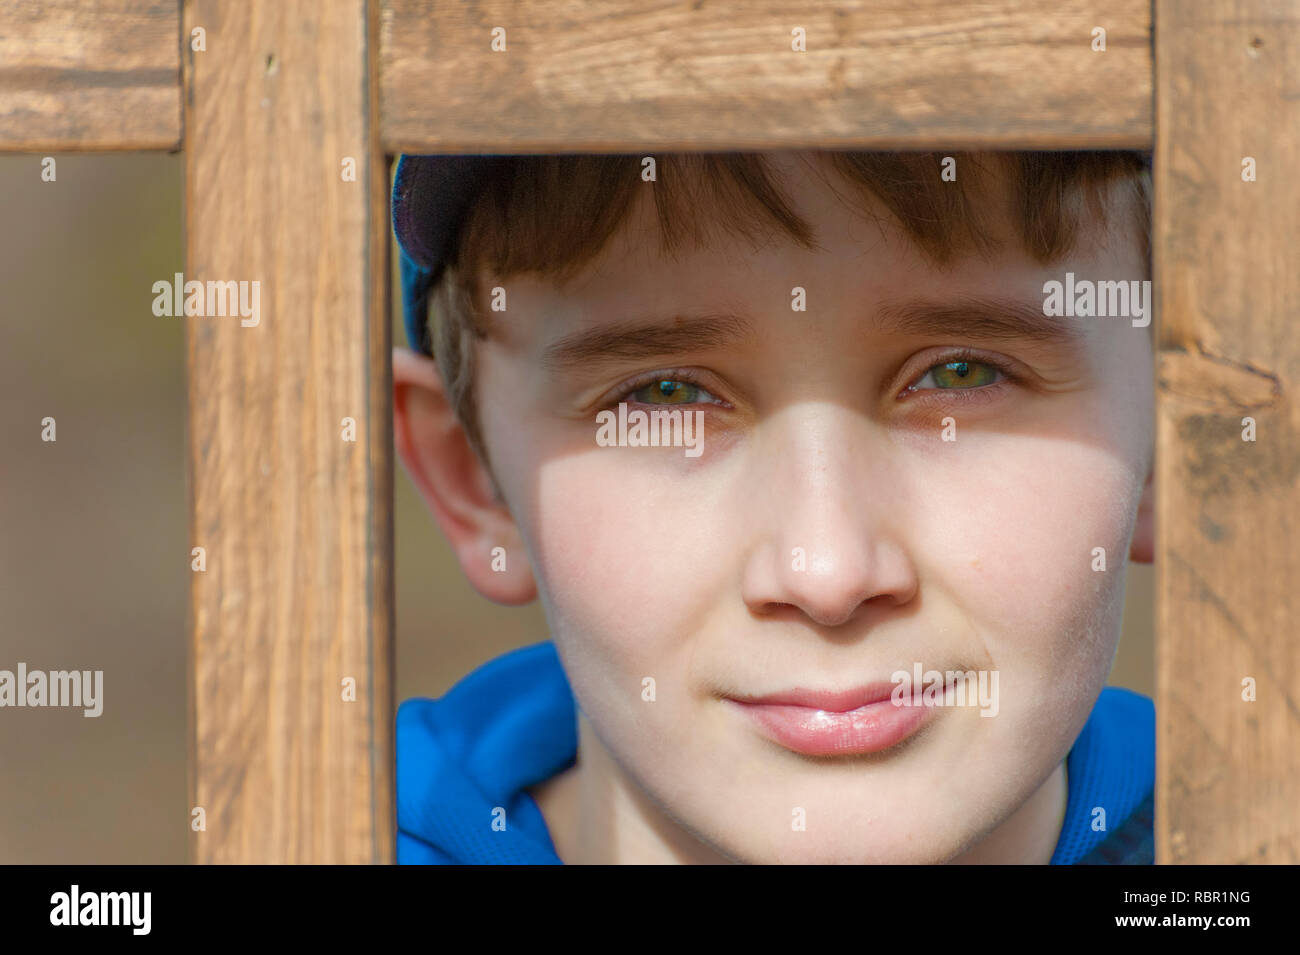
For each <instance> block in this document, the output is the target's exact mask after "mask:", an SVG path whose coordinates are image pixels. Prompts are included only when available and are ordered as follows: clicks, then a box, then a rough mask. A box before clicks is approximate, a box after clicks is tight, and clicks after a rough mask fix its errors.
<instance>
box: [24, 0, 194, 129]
mask: <svg viewBox="0 0 1300 955" xmlns="http://www.w3.org/2000/svg"><path fill="white" fill-rule="evenodd" d="M180 141H181V58H180V5H179V3H178V2H177V0H6V2H5V3H3V4H0V150H3V151H8V152H21V151H36V150H50V151H53V150H61V149H62V150H79V151H87V150H99V149H173V150H174V149H177V148H179V146H180Z"/></svg>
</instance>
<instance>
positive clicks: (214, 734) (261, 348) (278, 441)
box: [183, 0, 395, 863]
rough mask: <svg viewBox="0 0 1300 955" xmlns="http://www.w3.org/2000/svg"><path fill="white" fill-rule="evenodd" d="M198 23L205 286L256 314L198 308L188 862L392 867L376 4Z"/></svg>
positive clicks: (196, 84)
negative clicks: (197, 556)
mask: <svg viewBox="0 0 1300 955" xmlns="http://www.w3.org/2000/svg"><path fill="white" fill-rule="evenodd" d="M185 23H186V27H187V30H188V28H189V27H190V26H192V25H199V24H201V25H203V26H204V27H205V28H206V30H207V45H208V50H207V52H206V53H190V54H188V55H187V58H186V84H187V94H188V95H187V103H186V112H187V116H186V125H185V128H186V141H185V154H186V175H187V181H186V197H187V201H186V215H187V232H188V236H187V241H188V260H187V275H186V277H187V279H192V280H198V281H203V282H207V281H237V282H253V281H256V282H260V286H259V288H260V314H259V316H258V320H257V322H256V324H252V323H251V320H250V323H249V324H248V325H247V326H245V324H244V323H245V319H244V318H242V317H241V316H236V317H233V318H232V317H200V316H196V317H187V318H185V319H183V320H184V321H185V322H186V325H187V333H188V334H187V348H188V361H189V375H190V380H189V414H190V434H189V444H190V475H191V494H192V499H191V506H192V519H191V532H192V546H202V547H205V548H206V549H207V569H206V570H205V571H204V572H202V573H195V574H194V579H193V592H192V601H191V604H192V613H193V620H192V629H193V633H192V653H193V657H192V662H193V673H194V676H193V680H194V686H193V694H192V698H193V707H194V709H193V719H194V723H193V734H192V741H193V747H194V749H193V758H192V760H191V773H192V776H191V792H192V794H193V799H194V804H195V805H196V806H200V807H203V809H204V810H205V813H206V822H207V827H206V831H202V832H196V833H195V834H194V836H193V840H192V848H193V858H194V859H195V860H196V861H199V862H220V863H226V862H231V863H233V862H238V863H249V862H295V863H297V862H313V863H326V862H391V861H392V860H393V857H394V852H395V842H394V840H395V829H394V813H393V790H392V772H393V750H392V725H393V724H392V721H393V699H392V692H393V691H392V685H393V684H392V667H393V659H392V654H393V643H392V629H393V624H392V613H393V607H392V568H391V558H392V511H391V507H392V454H391V449H392V432H391V427H392V424H391V421H392V412H391V392H392V384H391V381H392V375H391V351H390V349H391V333H390V330H389V328H390V326H389V322H390V315H389V311H388V298H387V295H388V259H387V254H388V228H389V227H388V215H387V208H388V206H387V202H386V195H387V186H388V170H387V164H386V162H385V159H384V156H383V153H382V151H381V150H380V147H379V140H378V125H377V109H376V105H377V104H376V101H377V84H376V83H374V82H371V80H370V77H369V74H368V63H370V64H373V63H374V58H373V48H374V45H375V30H376V26H377V23H378V12H377V7H376V6H375V4H374V2H373V0H370V2H368V0H339V2H331V3H328V4H318V3H315V2H312V0H247V2H241V3H223V2H219V0H191V2H189V3H187V5H186V8H185ZM347 157H351V158H353V159H355V161H356V181H354V182H350V181H345V180H344V178H343V175H342V172H343V168H344V167H343V163H344V160H345V158H347ZM249 288H250V290H251V286H249ZM250 297H251V291H250ZM346 418H350V419H353V420H354V421H355V429H356V430H355V441H348V440H346V439H345V431H344V428H345V424H344V419H346ZM347 679H351V680H354V681H355V701H354V702H353V701H347V700H345V699H344V698H343V695H344V694H343V689H344V687H343V682H344V681H345V680H347Z"/></svg>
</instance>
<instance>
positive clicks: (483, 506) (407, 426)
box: [393, 348, 537, 605]
mask: <svg viewBox="0 0 1300 955" xmlns="http://www.w3.org/2000/svg"><path fill="white" fill-rule="evenodd" d="M393 437H394V439H395V441H396V443H397V453H398V455H399V456H400V457H401V459H402V464H403V466H404V467H405V468H406V473H407V474H409V475H410V476H411V480H412V481H413V482H414V484H415V486H416V488H417V489H418V490H419V492H420V496H421V497H423V498H424V501H425V503H426V504H428V505H429V509H430V510H431V511H432V512H433V516H434V519H435V520H436V521H437V522H438V526H439V527H440V528H441V529H442V533H443V535H444V536H445V537H446V538H447V541H448V542H449V543H450V544H451V547H452V550H453V551H455V553H456V558H457V560H459V561H460V566H461V569H462V570H463V571H464V572H465V576H466V577H467V578H469V582H470V583H471V584H473V585H474V589H475V590H477V591H478V592H479V593H480V594H482V595H483V596H484V597H486V598H487V599H488V600H491V601H494V602H496V603H500V604H508V605H514V604H526V603H529V602H530V601H532V600H534V599H535V598H536V597H537V583H536V581H534V579H533V572H532V568H531V567H530V566H529V564H528V561H527V559H526V558H525V556H524V555H525V553H526V552H525V550H524V546H523V539H522V538H521V536H520V534H519V530H518V528H517V527H516V525H515V521H514V518H513V517H512V516H511V514H510V511H509V509H508V508H507V507H506V505H505V502H504V501H502V500H501V498H500V496H499V495H498V493H497V489H496V486H495V483H494V482H493V480H492V475H491V474H490V472H489V471H488V469H487V468H486V467H485V466H484V464H483V462H482V460H480V458H479V456H478V454H477V452H475V450H474V447H473V445H472V444H470V440H469V436H468V435H467V434H466V433H465V429H464V428H463V427H462V426H461V423H460V420H459V419H458V418H457V417H456V412H455V411H454V410H453V408H452V404H451V401H450V399H449V398H448V396H447V392H446V389H445V388H444V386H443V382H442V376H441V374H439V372H438V366H437V365H436V364H435V363H434V361H433V359H432V358H428V357H426V356H424V355H418V354H416V353H415V352H412V351H408V350H406V349H404V348H395V349H393ZM498 547H500V548H504V554H505V559H504V569H496V570H494V569H493V564H494V563H495V564H496V565H497V567H498V568H500V567H501V565H502V563H503V561H502V560H500V559H498V560H495V561H494V559H493V550H494V548H498ZM496 553H497V555H498V556H500V555H501V551H497V552H496Z"/></svg>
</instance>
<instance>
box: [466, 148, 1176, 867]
mask: <svg viewBox="0 0 1300 955" xmlns="http://www.w3.org/2000/svg"><path fill="white" fill-rule="evenodd" d="M772 159H773V160H774V162H775V163H776V164H777V165H778V168H780V169H781V170H782V172H783V173H784V185H785V187H786V189H787V190H788V193H789V195H790V196H791V197H792V198H793V200H794V202H795V205H796V208H797V211H798V212H799V213H800V214H802V215H803V216H804V217H805V218H806V220H807V221H809V222H810V223H811V224H813V225H814V227H815V230H816V232H815V237H816V239H817V241H818V242H819V243H820V245H821V246H822V249H823V250H822V251H808V250H805V249H802V248H800V247H798V246H796V245H794V244H793V243H791V242H789V241H788V240H787V239H786V237H785V236H784V235H781V236H780V237H779V238H774V239H773V241H771V242H770V243H769V244H768V245H766V246H765V247H763V248H760V249H757V250H755V249H754V248H753V247H752V245H751V244H750V243H748V242H746V241H744V240H740V239H735V238H733V237H732V236H730V235H729V234H727V233H725V232H724V231H723V230H721V229H718V231H717V233H716V235H715V236H714V241H713V242H712V244H711V245H710V247H709V248H708V249H707V250H698V251H686V252H683V253H682V254H681V255H680V256H679V257H678V259H677V260H676V261H671V260H665V259H663V258H660V257H659V254H658V233H657V230H656V228H655V226H654V225H653V219H652V217H651V214H650V209H649V207H648V206H647V205H646V204H645V203H641V204H640V207H639V209H638V211H637V215H636V216H634V217H632V219H631V220H630V221H629V222H627V223H625V224H624V227H623V229H622V230H621V231H620V232H619V234H618V235H617V236H616V237H615V240H614V241H613V242H611V244H610V245H609V246H608V247H607V248H606V249H605V250H604V251H603V254H602V256H601V258H600V259H599V260H598V261H597V262H596V263H595V264H593V265H592V266H591V267H589V268H588V269H586V270H585V271H584V272H583V273H582V274H581V275H580V276H579V277H578V278H577V279H575V280H574V281H573V282H571V283H569V284H568V285H567V286H566V287H564V288H557V287H555V286H554V285H551V284H548V283H547V282H544V281H541V280H539V279H536V278H534V277H531V276H512V277H510V278H509V279H507V280H501V281H498V280H497V279H495V278H492V279H490V280H489V281H488V282H487V283H486V287H489V288H490V287H491V286H493V285H501V286H503V287H504V288H505V289H506V291H507V295H508V299H507V302H508V309H507V311H505V312H494V313H492V315H491V318H492V321H493V323H494V328H495V329H496V334H495V335H494V337H493V340H491V341H489V342H485V343H481V344H480V345H479V346H478V347H479V352H478V371H477V374H478V382H479V384H478V387H477V390H476V393H477V396H478V402H479V409H480V417H481V424H482V432H483V434H484V438H485V444H486V447H487V450H488V455H489V457H490V459H491V462H492V472H493V474H494V475H495V478H496V480H497V482H498V486H499V487H500V489H501V492H502V495H503V497H504V500H505V502H506V504H507V505H508V508H509V512H510V514H511V515H512V516H513V520H514V525H515V527H516V528H517V530H518V534H519V538H520V540H521V541H522V542H523V545H524V547H525V548H526V551H527V558H528V561H529V562H530V564H531V568H532V572H533V575H534V577H535V580H536V584H537V587H538V590H539V592H540V595H541V599H542V601H543V603H544V606H545V610H546V614H547V618H548V621H549V624H550V627H551V635H552V637H553V639H554V640H555V643H556V645H557V647H558V650H559V653H560V656H561V659H562V661H563V664H564V668H565V671H566V673H567V675H568V677H569V679H570V682H571V684H572V687H573V690H574V693H575V695H576V697H577V699H578V701H579V705H580V707H581V708H582V710H583V713H584V715H585V717H586V718H587V719H588V720H589V721H590V725H591V727H592V728H594V731H595V734H596V736H597V737H598V740H595V739H584V741H583V746H584V747H587V746H592V745H602V744H603V746H604V748H605V750H607V752H608V754H609V755H610V756H612V757H613V760H614V764H613V765H615V766H616V769H614V770H612V771H613V772H615V773H616V774H618V775H620V776H621V777H622V779H621V781H620V782H621V783H622V784H623V785H626V784H628V783H629V782H630V783H631V784H634V785H635V786H636V787H639V788H640V789H641V790H642V791H644V793H645V794H647V795H648V796H649V797H650V803H649V804H651V805H654V806H656V807H658V809H657V810H652V811H662V812H663V813H664V814H665V815H666V816H667V817H668V818H670V819H672V820H674V821H675V822H676V823H677V824H678V825H680V826H682V827H684V828H685V829H686V830H687V831H689V832H692V833H694V834H695V835H696V836H698V837H699V839H701V840H702V841H703V842H704V843H705V844H706V845H708V846H710V847H712V848H713V849H716V850H718V851H720V852H721V853H723V854H725V855H728V856H731V857H733V858H736V859H740V860H744V861H754V862H763V861H769V862H770V861H781V862H805V861H806V862H813V861H816V862H838V861H846V862H847V861H865V862H873V861H882V862H883V861H898V862H939V861H947V860H951V859H954V858H956V857H958V856H959V855H961V854H962V853H963V852H964V851H965V850H967V849H969V848H971V847H972V846H973V845H975V844H976V843H978V842H979V841H980V840H981V839H983V837H984V836H986V835H987V834H988V833H990V832H991V831H993V830H994V829H995V828H997V827H998V826H999V825H1000V824H1002V823H1003V822H1004V821H1005V820H1007V819H1008V817H1009V816H1010V815H1011V813H1013V812H1014V811H1015V810H1016V809H1017V808H1018V807H1020V806H1021V805H1022V804H1023V803H1025V802H1026V800H1027V799H1029V798H1030V797H1031V796H1032V795H1033V794H1035V793H1036V792H1038V791H1039V790H1040V787H1042V786H1043V784H1044V782H1045V780H1047V779H1048V778H1049V776H1050V775H1051V774H1053V772H1054V771H1056V770H1057V769H1058V767H1059V765H1060V763H1061V760H1062V759H1063V758H1064V757H1065V756H1066V754H1067V752H1068V750H1069V747H1070V745H1071V743H1072V741H1073V740H1074V738H1075V737H1076V735H1077V734H1078V732H1079V730H1080V728H1081V727H1082V725H1083V723H1084V721H1085V720H1086V718H1087V716H1088V714H1089V712H1090V710H1091V708H1092V705H1093V703H1094V702H1095V701H1096V698H1097V695H1098V693H1099V691H1100V689H1101V687H1102V685H1103V683H1104V681H1105V678H1106V676H1107V673H1108V672H1109V668H1110V665H1111V661H1112V659H1113V656H1114V652H1115V648H1116V643H1117V640H1118V633H1119V627H1120V617H1121V609H1122V602H1123V591H1124V569H1125V562H1126V560H1127V558H1128V554H1129V550H1130V543H1131V542H1132V543H1133V544H1134V548H1135V550H1136V549H1137V548H1138V547H1139V546H1141V545H1140V544H1139V543H1138V542H1136V541H1133V535H1134V530H1135V519H1136V516H1137V513H1138V509H1139V502H1140V501H1141V500H1142V498H1143V492H1144V485H1145V484H1146V483H1147V478H1148V473H1149V465H1150V454H1151V446H1152V430H1151V429H1152V422H1151V417H1152V415H1151V409H1152V376H1151V365H1152V354H1151V350H1150V348H1151V346H1150V341H1149V336H1148V331H1147V330H1146V329H1144V328H1140V327H1133V325H1132V324H1131V322H1130V321H1129V320H1128V319H1126V318H1060V319H1051V318H1046V317H1044V316H1043V314H1042V312H1043V300H1044V293H1043V284H1044V282H1046V281H1049V280H1058V281H1060V280H1064V277H1065V272H1066V271H1067V269H1068V270H1069V271H1072V272H1074V274H1075V279H1076V281H1078V280H1082V279H1096V280H1116V279H1124V280H1128V279H1141V278H1144V275H1143V274H1142V259H1141V253H1140V250H1139V248H1138V246H1137V243H1136V240H1135V239H1134V238H1133V237H1132V236H1131V235H1130V234H1129V233H1128V232H1127V230H1126V229H1123V230H1121V226H1120V225H1119V224H1118V223H1119V222H1121V221H1124V220H1123V219H1122V218H1120V217H1116V223H1117V224H1116V225H1115V226H1114V228H1115V229H1116V232H1115V234H1114V235H1113V236H1112V237H1111V238H1110V239H1109V241H1108V243H1106V246H1107V247H1098V243H1095V242H1091V241H1087V237H1086V236H1085V240H1084V241H1082V242H1080V244H1079V246H1078V247H1077V248H1076V251H1075V252H1074V253H1073V254H1072V255H1071V256H1069V258H1068V261H1066V262H1062V263H1058V264H1056V265H1054V266H1051V267H1045V266H1041V265H1039V264H1037V263H1036V262H1034V261H1033V260H1032V259H1030V258H1029V257H1028V256H1027V255H1026V254H1025V253H1024V252H1023V251H1021V247H1020V244H1019V242H1018V241H1017V239H1016V237H1015V236H1013V234H1012V231H1011V225H1010V223H1009V222H1008V223H1006V224H1005V232H1004V234H1003V239H1004V241H1003V243H1002V246H1001V249H1002V251H1001V252H999V253H998V254H997V255H996V256H995V257H994V258H992V259H987V260H986V259H981V258H978V257H976V256H974V255H971V256H968V257H964V258H961V259H960V260H959V261H958V262H957V263H956V264H955V265H954V267H953V268H951V269H949V270H940V269H937V268H936V267H935V266H934V265H932V264H931V263H930V262H929V261H928V260H927V259H926V258H924V256H923V254H922V253H921V252H920V251H919V250H918V249H917V248H916V247H914V245H913V244H912V243H911V242H910V241H909V240H908V239H907V238H906V236H905V235H904V233H903V232H902V230H901V227H899V226H898V225H897V224H895V223H894V222H893V220H892V219H890V218H889V217H888V216H887V214H886V213H885V212H884V211H883V207H882V208H878V209H876V210H875V211H877V212H878V213H879V214H880V219H881V221H880V225H879V226H877V225H875V224H873V223H872V222H871V221H869V220H864V219H863V218H862V217H861V216H860V215H859V214H858V213H855V212H854V211H853V210H852V209H851V208H849V207H847V206H846V205H844V204H843V203H842V201H841V200H840V199H839V198H837V196H836V194H835V193H833V192H832V191H830V190H829V189H828V188H827V187H826V185H825V184H824V183H823V182H822V181H821V180H820V179H819V178H818V177H817V176H815V175H813V174H812V173H811V172H810V171H808V170H806V169H805V168H804V166H803V165H802V163H804V162H807V161H810V160H808V159H805V158H803V157H802V156H801V155H799V154H772ZM958 174H959V175H960V174H961V171H960V170H959V172H958ZM837 185H838V183H837ZM653 188H654V187H653V185H651V184H646V185H645V189H646V192H647V196H648V195H649V193H650V191H651V190H652V189H653ZM840 189H841V192H842V193H843V194H844V195H848V194H849V193H848V187H847V186H840ZM796 287H798V288H802V289H804V290H805V292H806V310H801V311H795V310H792V307H791V306H792V301H794V300H795V293H794V292H793V291H792V290H794V289H795V288H796ZM634 329H640V331H637V332H634V331H633V330H634ZM612 332H619V333H622V332H628V333H630V334H629V337H627V338H620V339H617V340H614V339H608V338H606V339H604V340H601V339H596V341H597V342H598V343H599V344H601V345H602V346H603V347H602V348H601V350H600V352H599V353H588V352H584V350H583V349H582V347H581V346H582V343H583V342H584V341H587V340H588V338H587V336H593V335H595V336H601V335H607V334H608V333H612ZM959 360H961V361H965V362H966V363H967V364H966V365H965V366H960V365H956V366H954V365H950V364H948V363H951V362H956V361H959ZM962 372H964V374H963V373H962ZM661 381H666V382H679V383H681V385H680V386H674V385H671V384H669V385H664V386H659V385H656V386H655V387H648V386H649V385H650V384H651V383H652V382H655V383H657V382H661ZM620 401H625V402H627V403H628V409H629V411H631V410H635V409H641V410H645V411H650V410H654V409H655V408H657V407H661V406H667V407H673V408H680V409H682V410H683V411H691V412H693V411H696V410H699V411H703V421H704V425H703V427H704V432H703V453H702V454H700V455H699V456H698V457H692V456H688V455H686V454H685V453H684V450H683V448H681V447H606V446H601V445H599V444H598V443H597V440H596V432H597V422H596V415H597V413H598V412H599V411H600V410H602V409H605V408H616V407H617V405H618V403H619V402H620ZM651 402H657V403H653V404H652V403H651ZM945 419H951V420H950V421H945ZM946 425H947V427H945V426H946ZM945 433H946V436H947V437H948V438H949V439H950V440H945ZM1142 533H1146V531H1143V532H1142ZM1098 548H1101V549H1104V561H1105V565H1104V566H1105V569H1104V570H1099V569H1096V568H1097V567H1098V566H1099V559H1098V556H1097V555H1098V551H1097V549H1098ZM512 556H514V555H512ZM520 556H522V555H520ZM484 559H485V560H486V559H487V558H486V555H485V556H484ZM490 588H491V584H490V583H488V584H486V585H485V586H484V587H483V589H485V590H486V591H487V592H489V595H491V593H490ZM918 664H919V666H920V668H921V669H922V670H923V671H930V670H937V671H957V670H962V671H966V670H974V671H987V672H989V673H994V672H996V674H997V677H996V680H997V683H996V691H997V701H996V714H995V715H990V716H981V707H980V706H979V705H974V704H972V705H967V706H964V707H956V706H944V707H929V708H922V710H921V713H922V715H919V716H918V717H917V718H916V719H913V718H912V716H913V715H915V714H916V713H917V711H916V710H915V709H913V710H911V711H907V712H908V713H909V715H907V716H901V717H900V716H899V715H898V714H899V712H900V711H899V710H898V709H897V708H893V707H892V705H891V704H888V703H887V704H885V707H884V708H883V709H882V708H881V707H880V706H876V707H874V708H872V709H870V710H862V711H860V712H859V714H858V715H857V716H856V717H845V716H836V715H835V714H834V713H830V714H826V715H818V713H817V709H818V707H817V705H816V700H815V698H811V697H810V698H809V699H810V700H812V703H811V704H810V705H809V706H808V707H807V708H806V709H799V708H797V707H795V706H781V705H776V704H773V705H769V706H755V705H752V704H750V703H746V702H742V701H754V700H756V699H758V698H762V697H773V696H775V697H789V696H790V695H791V694H792V693H794V692H795V691H797V690H811V691H821V692H825V693H836V692H841V691H850V690H859V689H861V688H864V687H868V686H869V685H872V684H876V685H880V684H886V685H888V684H891V679H892V676H893V674H895V673H896V671H907V672H908V673H909V674H910V673H912V672H913V670H914V667H915V666H916V665H918ZM647 678H649V679H652V680H653V681H654V682H653V700H648V699H646V697H647V696H648V695H650V694H648V693H647V690H646V682H645V681H646V680H647ZM989 685H990V686H992V685H993V684H989ZM917 689H918V692H919V690H920V689H921V687H918V688H917ZM949 699H950V700H951V696H950V697H949ZM796 702H797V701H796ZM804 702H808V700H805V701H804ZM849 705H850V704H849V702H848V698H846V700H845V701H842V702H841V703H840V704H839V705H838V706H827V707H826V708H828V709H832V710H834V709H838V710H843V709H846V708H848V707H849ZM886 709H893V711H894V712H893V714H889V713H886V712H885V710H886ZM987 709H988V707H985V710H987ZM900 735H901V737H902V738H901V739H898V740H897V742H895V739H896V738H897V737H899V736H900ZM891 743H892V745H891ZM837 747H847V748H848V750H849V751H848V752H847V753H844V754H842V755H825V753H827V752H843V751H842V750H841V749H838V748H837ZM801 821H802V825H801Z"/></svg>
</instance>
